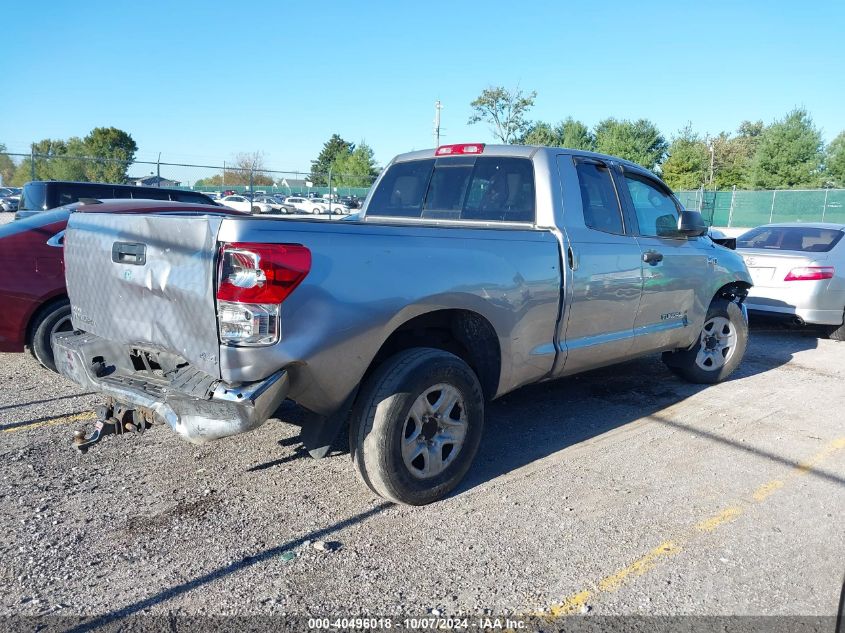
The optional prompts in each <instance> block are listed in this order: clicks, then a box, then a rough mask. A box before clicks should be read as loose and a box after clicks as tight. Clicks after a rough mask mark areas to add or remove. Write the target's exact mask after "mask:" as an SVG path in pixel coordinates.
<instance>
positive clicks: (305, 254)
mask: <svg viewBox="0 0 845 633" xmlns="http://www.w3.org/2000/svg"><path fill="white" fill-rule="evenodd" d="M310 270H311V251H309V250H308V249H307V248H305V247H304V246H301V245H299V244H251V243H244V242H233V243H228V244H224V245H223V246H222V247H221V248H220V263H219V267H218V277H217V323H218V329H219V332H220V340H221V341H222V342H223V343H228V344H234V345H271V344H273V343H275V342H276V341H278V340H279V331H280V328H279V312H280V305H281V303H282V302H283V301H284V300H285V299H286V298H287V297H288V296H289V295H290V293H291V292H293V291H294V289H295V288H296V287H297V286H298V285H299V284H300V283H301V282H302V280H303V279H305V276H306V275H307V274H308V272H309V271H310Z"/></svg>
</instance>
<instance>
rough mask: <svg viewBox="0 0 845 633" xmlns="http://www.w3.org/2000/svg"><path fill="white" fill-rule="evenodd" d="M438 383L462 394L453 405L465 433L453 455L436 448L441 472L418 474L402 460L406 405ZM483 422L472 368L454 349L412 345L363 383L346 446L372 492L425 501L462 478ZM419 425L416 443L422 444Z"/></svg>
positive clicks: (408, 411) (406, 501)
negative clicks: (441, 467)
mask: <svg viewBox="0 0 845 633" xmlns="http://www.w3.org/2000/svg"><path fill="white" fill-rule="evenodd" d="M440 385H445V386H446V387H448V388H451V389H454V390H455V392H456V393H458V394H459V396H460V397H461V398H462V402H459V403H458V404H456V405H455V407H456V410H458V411H459V413H458V415H459V417H463V415H465V416H466V420H465V426H464V427H462V428H464V429H465V435H464V436H463V440H462V444H461V445H460V447H459V448H458V451H457V452H456V453H455V454H454V455H453V456H451V457H450V456H449V455H446V456H445V457H444V451H445V450H446V449H445V447H444V448H441V449H438V454H439V455H440V457H439V458H442V459H443V460H444V461H443V464H444V469H443V470H442V472H439V473H438V474H436V475H433V476H430V477H427V476H426V477H424V478H420V476H421V475H422V471H421V470H416V469H414V468H413V466H412V465H411V466H409V465H407V464H406V462H405V458H403V454H402V445H403V442H405V441H407V440H406V437H407V435H406V432H407V426H408V425H409V424H411V423H412V416H411V408H412V407H413V406H414V404H415V403H417V402H418V400H419V399H420V398H423V397H424V395H423V394H425V393H426V391H429V390H431V389H432V388H433V387H438V386H440ZM436 393H437V392H436V391H435V392H434V393H433V394H432V395H436ZM431 404H432V405H433V404H435V403H431ZM459 404H463V405H464V407H463V409H461V408H460V406H459ZM461 410H462V411H463V413H460V411H461ZM448 415H450V416H451V415H452V414H448ZM462 424H463V423H462ZM436 426H439V425H436ZM445 426H446V425H444V428H445ZM483 427H484V396H483V393H482V391H481V384H480V383H479V381H478V377H477V376H476V375H475V372H473V371H472V369H470V367H469V366H468V365H467V364H466V363H465V362H464V361H462V360H461V359H460V358H458V357H457V356H455V355H453V354H450V353H448V352H444V351H441V350H438V349H431V348H424V347H417V348H412V349H408V350H405V351H402V352H400V353H398V354H396V355H395V356H393V357H391V358H389V359H387V360H386V361H385V362H384V363H382V365H381V366H380V367H379V368H378V369H377V370H376V371H375V372H374V373H373V374H372V375H371V376H370V377H369V378H368V379H367V381H366V382H365V383H364V385H363V386H362V389H361V392H360V394H359V396H358V398H357V400H356V402H355V406H354V407H353V410H352V419H351V424H350V429H349V448H350V453H351V455H352V462H353V463H354V465H355V468H356V469H357V471H358V475H359V476H360V478H361V479H362V480H363V481H364V483H366V484H367V486H369V488H370V489H371V490H372V491H373V492H375V493H376V494H377V495H379V496H381V497H384V498H385V499H389V500H390V501H393V502H395V503H403V504H408V505H425V504H427V503H432V502H433V501H437V500H439V499H442V498H443V497H445V496H446V495H447V494H449V492H451V491H452V490H453V489H454V488H455V486H457V485H458V483H460V481H461V479H463V477H464V475H465V474H466V472H467V470H469V467H470V466H471V465H472V461H473V459H474V458H475V454H476V453H477V452H478V445H479V443H480V441H481V433H482V430H483ZM422 428H423V427H422V426H420V432H419V434H418V435H419V436H421V437H420V438H419V439H418V442H419V443H421V444H425V443H426V442H427V439H426V438H425V437H424V435H423V432H422ZM438 433H439V431H438ZM429 450H431V449H429ZM452 450H454V448H453V449H452ZM449 453H451V451H449ZM429 459H430V457H425V460H424V461H426V462H428V460H429ZM447 460H451V461H448V465H447ZM412 469H413V470H416V475H415V473H414V472H412Z"/></svg>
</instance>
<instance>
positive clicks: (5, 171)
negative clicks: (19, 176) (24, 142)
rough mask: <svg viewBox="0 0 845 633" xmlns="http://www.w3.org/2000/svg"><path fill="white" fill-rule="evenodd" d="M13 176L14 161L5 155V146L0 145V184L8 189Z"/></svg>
mask: <svg viewBox="0 0 845 633" xmlns="http://www.w3.org/2000/svg"><path fill="white" fill-rule="evenodd" d="M14 176H15V161H13V160H12V157H11V156H9V155H8V154H7V153H6V146H5V145H4V144H3V143H0V184H2V185H3V186H4V187H8V186H9V185H10V184H12V178H14Z"/></svg>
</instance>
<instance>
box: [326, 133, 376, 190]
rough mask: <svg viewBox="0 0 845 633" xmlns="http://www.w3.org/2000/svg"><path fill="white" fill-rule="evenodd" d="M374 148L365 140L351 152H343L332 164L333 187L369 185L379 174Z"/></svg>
mask: <svg viewBox="0 0 845 633" xmlns="http://www.w3.org/2000/svg"><path fill="white" fill-rule="evenodd" d="M378 172H379V170H378V167H377V166H376V161H375V157H374V155H373V150H372V148H370V146H369V145H367V144H366V143H365V142H363V141H361V143H360V144H359V145H358V146H357V147H356V148H355V150H354V151H353V152H352V153H351V154H341V155H340V156H339V157H338V158H337V159H336V160H335V162H334V164H333V165H332V187H369V186H370V185H371V184H372V183H373V180H375V177H376V176H378Z"/></svg>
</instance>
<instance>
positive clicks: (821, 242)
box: [736, 226, 843, 253]
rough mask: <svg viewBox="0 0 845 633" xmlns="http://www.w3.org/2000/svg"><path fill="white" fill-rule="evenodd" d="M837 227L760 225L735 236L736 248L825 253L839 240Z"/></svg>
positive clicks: (839, 234)
mask: <svg viewBox="0 0 845 633" xmlns="http://www.w3.org/2000/svg"><path fill="white" fill-rule="evenodd" d="M842 235H843V232H842V231H840V230H839V229H826V228H817V227H812V226H760V227H757V228H756V229H751V230H750V231H748V232H747V233H743V234H742V235H741V236H740V237H739V238H737V241H736V246H737V248H760V249H769V250H774V251H801V252H804V253H827V252H828V251H829V250H831V249H832V248H833V247H834V246H836V244H837V243H838V242H839V240H841V239H842Z"/></svg>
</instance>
